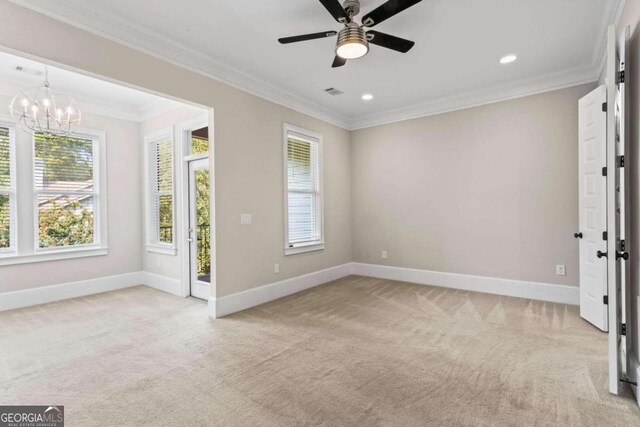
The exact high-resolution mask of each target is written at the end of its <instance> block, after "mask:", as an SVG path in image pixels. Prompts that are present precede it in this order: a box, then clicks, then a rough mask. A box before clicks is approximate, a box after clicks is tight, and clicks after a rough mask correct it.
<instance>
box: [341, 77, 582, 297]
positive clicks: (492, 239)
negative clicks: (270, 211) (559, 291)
mask: <svg viewBox="0 0 640 427" xmlns="http://www.w3.org/2000/svg"><path fill="white" fill-rule="evenodd" d="M593 87H594V85H583V86H578V87H573V88H569V89H564V90H559V91H554V92H548V93H545V94H541V95H535V96H530V97H526V98H520V99H516V100H512V101H506V102H500V103H495V104H490V105H486V106H482V107H477V108H471V109H467V110H462V111H457V112H452V113H447V114H441V115H436V116H431V117H425V118H420V119H415V120H410V121H404V122H400V123H395V124H390V125H384V126H379V127H374V128H369V129H364V130H359V131H356V132H354V133H353V134H352V153H351V154H352V155H351V166H352V172H351V173H352V190H351V191H352V194H353V220H352V224H353V254H354V259H355V261H358V262H367V263H374V264H387V265H393V266H400V267H410V268H419V269H427V270H434V271H443V272H453V273H462V274H471V275H481V276H489V277H500V278H507V279H518V280H527V281H535V282H544V283H557V284H567V285H575V286H577V285H578V283H579V275H578V244H577V242H576V240H575V239H574V238H573V233H574V232H575V231H576V230H577V227H578V197H577V194H578V179H577V178H578V99H579V98H580V97H582V96H583V95H585V94H586V93H588V92H589V91H591V90H592V89H593ZM382 250H386V251H387V252H388V259H386V260H385V259H381V251H382ZM556 264H564V265H566V266H567V275H566V276H556V273H555V266H556Z"/></svg>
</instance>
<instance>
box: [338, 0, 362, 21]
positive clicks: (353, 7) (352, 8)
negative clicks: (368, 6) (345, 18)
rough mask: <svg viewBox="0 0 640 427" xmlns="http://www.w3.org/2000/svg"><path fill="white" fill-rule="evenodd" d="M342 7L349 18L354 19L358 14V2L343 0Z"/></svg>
mask: <svg viewBox="0 0 640 427" xmlns="http://www.w3.org/2000/svg"><path fill="white" fill-rule="evenodd" d="M342 7H343V8H344V10H346V11H347V13H348V14H349V16H351V17H354V16H356V15H357V14H359V13H360V0H345V1H344V3H342Z"/></svg>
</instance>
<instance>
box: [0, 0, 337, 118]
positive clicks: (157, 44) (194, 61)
mask: <svg viewBox="0 0 640 427" xmlns="http://www.w3.org/2000/svg"><path fill="white" fill-rule="evenodd" d="M10 1H11V2H12V3H15V4H17V5H19V6H22V7H25V8H27V9H30V10H33V11H34V12H37V13H39V14H42V15H45V16H48V17H49V18H53V19H55V20H58V21H61V22H64V23H66V24H69V25H71V26H74V27H76V28H80V29H81V30H84V31H87V32H90V33H93V34H96V35H98V36H101V37H104V38H106V39H108V40H111V41H114V42H116V43H118V44H121V45H124V46H127V47H129V48H132V49H135V50H137V51H140V52H143V53H146V54H147V55H149V56H153V57H155V58H158V59H161V60H163V61H166V62H169V63H171V64H173V65H177V66H179V67H181V68H184V69H187V70H189V71H192V72H195V73H198V74H200V75H203V76H205V77H209V78H211V79H214V80H217V81H219V82H221V83H224V84H226V85H228V86H231V87H233V88H236V89H239V90H242V91H244V92H247V93H249V94H251V95H255V96H257V97H259V98H262V99H266V100H267V101H270V102H273V103H275V104H278V105H281V106H283V107H287V108H290V109H292V110H295V111H298V112H300V113H303V114H307V115H309V116H312V117H315V118H318V119H320V120H323V121H325V122H328V123H331V124H333V125H335V126H338V127H341V128H345V129H347V128H348V127H349V124H348V121H346V120H345V119H344V117H343V116H340V115H336V114H335V113H333V112H332V111H330V110H328V109H325V108H323V107H320V106H318V105H316V104H315V103H312V102H309V101H307V100H306V99H304V98H302V97H300V96H298V95H296V94H293V93H291V92H288V91H286V90H283V89H280V88H278V87H277V86H276V85H274V84H272V83H269V82H267V81H265V80H263V79H260V78H257V77H254V76H251V75H249V74H248V73H246V72H244V71H241V70H238V69H235V68H232V67H230V66H228V65H226V64H224V63H222V62H220V61H217V60H215V59H214V58H211V57H209V56H207V55H204V54H202V52H200V51H197V50H194V49H192V48H191V47H189V46H186V45H182V44H179V43H177V42H176V41H175V40H173V39H171V38H169V37H166V36H164V35H162V34H158V33H155V32H151V31H148V30H146V29H144V28H142V27H140V26H139V25H134V23H128V22H122V20H121V19H120V18H118V17H115V16H113V15H110V14H106V13H100V14H98V13H96V12H95V11H92V10H90V9H88V8H86V7H81V6H78V5H77V4H73V3H70V2H68V1H65V0H49V1H48V2H47V3H46V4H47V7H43V6H41V5H39V4H37V3H36V2H33V1H30V0H10ZM53 10H65V13H66V14H65V16H63V15H62V14H60V13H56V12H53Z"/></svg>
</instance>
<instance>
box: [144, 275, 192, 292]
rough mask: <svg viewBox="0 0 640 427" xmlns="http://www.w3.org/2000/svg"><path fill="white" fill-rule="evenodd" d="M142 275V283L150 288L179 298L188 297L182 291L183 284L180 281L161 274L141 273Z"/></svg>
mask: <svg viewBox="0 0 640 427" xmlns="http://www.w3.org/2000/svg"><path fill="white" fill-rule="evenodd" d="M140 275H141V277H142V282H141V283H142V284H144V285H146V286H148V287H150V288H153V289H157V290H159V291H163V292H168V293H170V294H173V295H176V296H179V297H186V295H184V294H183V291H182V284H181V282H180V280H178V279H173V278H171V277H167V276H161V275H160V274H155V273H149V272H148V271H141V272H140Z"/></svg>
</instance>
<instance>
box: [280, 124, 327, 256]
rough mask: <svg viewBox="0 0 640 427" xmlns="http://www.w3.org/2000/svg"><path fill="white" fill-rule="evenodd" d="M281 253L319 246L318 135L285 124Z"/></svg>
mask: <svg viewBox="0 0 640 427" xmlns="http://www.w3.org/2000/svg"><path fill="white" fill-rule="evenodd" d="M284 140H285V153H286V182H285V185H286V199H287V200H286V210H287V211H286V213H285V216H286V221H285V222H286V230H285V253H286V254H293V253H298V252H305V251H308V250H316V249H322V247H323V244H324V241H323V226H322V191H321V187H322V186H321V171H322V169H321V158H322V156H321V148H322V147H321V145H322V137H321V135H318V134H315V133H313V132H310V131H306V130H304V129H300V128H296V127H293V126H291V125H285V130H284Z"/></svg>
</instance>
